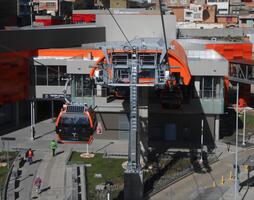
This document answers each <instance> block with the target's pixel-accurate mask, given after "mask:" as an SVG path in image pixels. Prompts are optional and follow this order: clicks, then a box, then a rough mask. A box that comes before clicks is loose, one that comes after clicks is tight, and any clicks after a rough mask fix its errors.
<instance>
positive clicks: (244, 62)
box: [229, 58, 254, 66]
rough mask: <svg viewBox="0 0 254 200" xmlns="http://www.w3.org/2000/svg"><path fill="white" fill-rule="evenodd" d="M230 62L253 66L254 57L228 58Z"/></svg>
mask: <svg viewBox="0 0 254 200" xmlns="http://www.w3.org/2000/svg"><path fill="white" fill-rule="evenodd" d="M229 62H230V63H235V64H243V65H253V66H254V59H246V58H244V59H233V60H229Z"/></svg>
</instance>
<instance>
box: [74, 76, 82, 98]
mask: <svg viewBox="0 0 254 200" xmlns="http://www.w3.org/2000/svg"><path fill="white" fill-rule="evenodd" d="M75 81H76V96H77V97H82V96H83V94H82V92H83V87H82V85H83V80H82V76H81V75H79V76H76V77H75Z"/></svg>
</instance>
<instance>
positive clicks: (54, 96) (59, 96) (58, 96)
mask: <svg viewBox="0 0 254 200" xmlns="http://www.w3.org/2000/svg"><path fill="white" fill-rule="evenodd" d="M66 96H67V98H70V97H71V95H70V94H67V95H66ZM42 98H43V99H63V98H64V95H63V94H42Z"/></svg>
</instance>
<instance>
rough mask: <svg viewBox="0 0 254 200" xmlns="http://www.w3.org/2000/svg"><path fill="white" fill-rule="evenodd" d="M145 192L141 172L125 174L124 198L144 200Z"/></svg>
mask: <svg viewBox="0 0 254 200" xmlns="http://www.w3.org/2000/svg"><path fill="white" fill-rule="evenodd" d="M143 192H144V185H143V177H142V175H141V174H139V173H128V172H125V174H124V200H142V199H143Z"/></svg>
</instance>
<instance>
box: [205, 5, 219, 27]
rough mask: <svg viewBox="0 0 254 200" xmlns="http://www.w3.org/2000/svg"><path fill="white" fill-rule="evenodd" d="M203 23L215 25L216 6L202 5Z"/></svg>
mask: <svg viewBox="0 0 254 200" xmlns="http://www.w3.org/2000/svg"><path fill="white" fill-rule="evenodd" d="M203 9H204V10H203V22H204V23H215V22H216V10H217V6H216V5H213V6H211V5H204V8H203Z"/></svg>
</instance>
